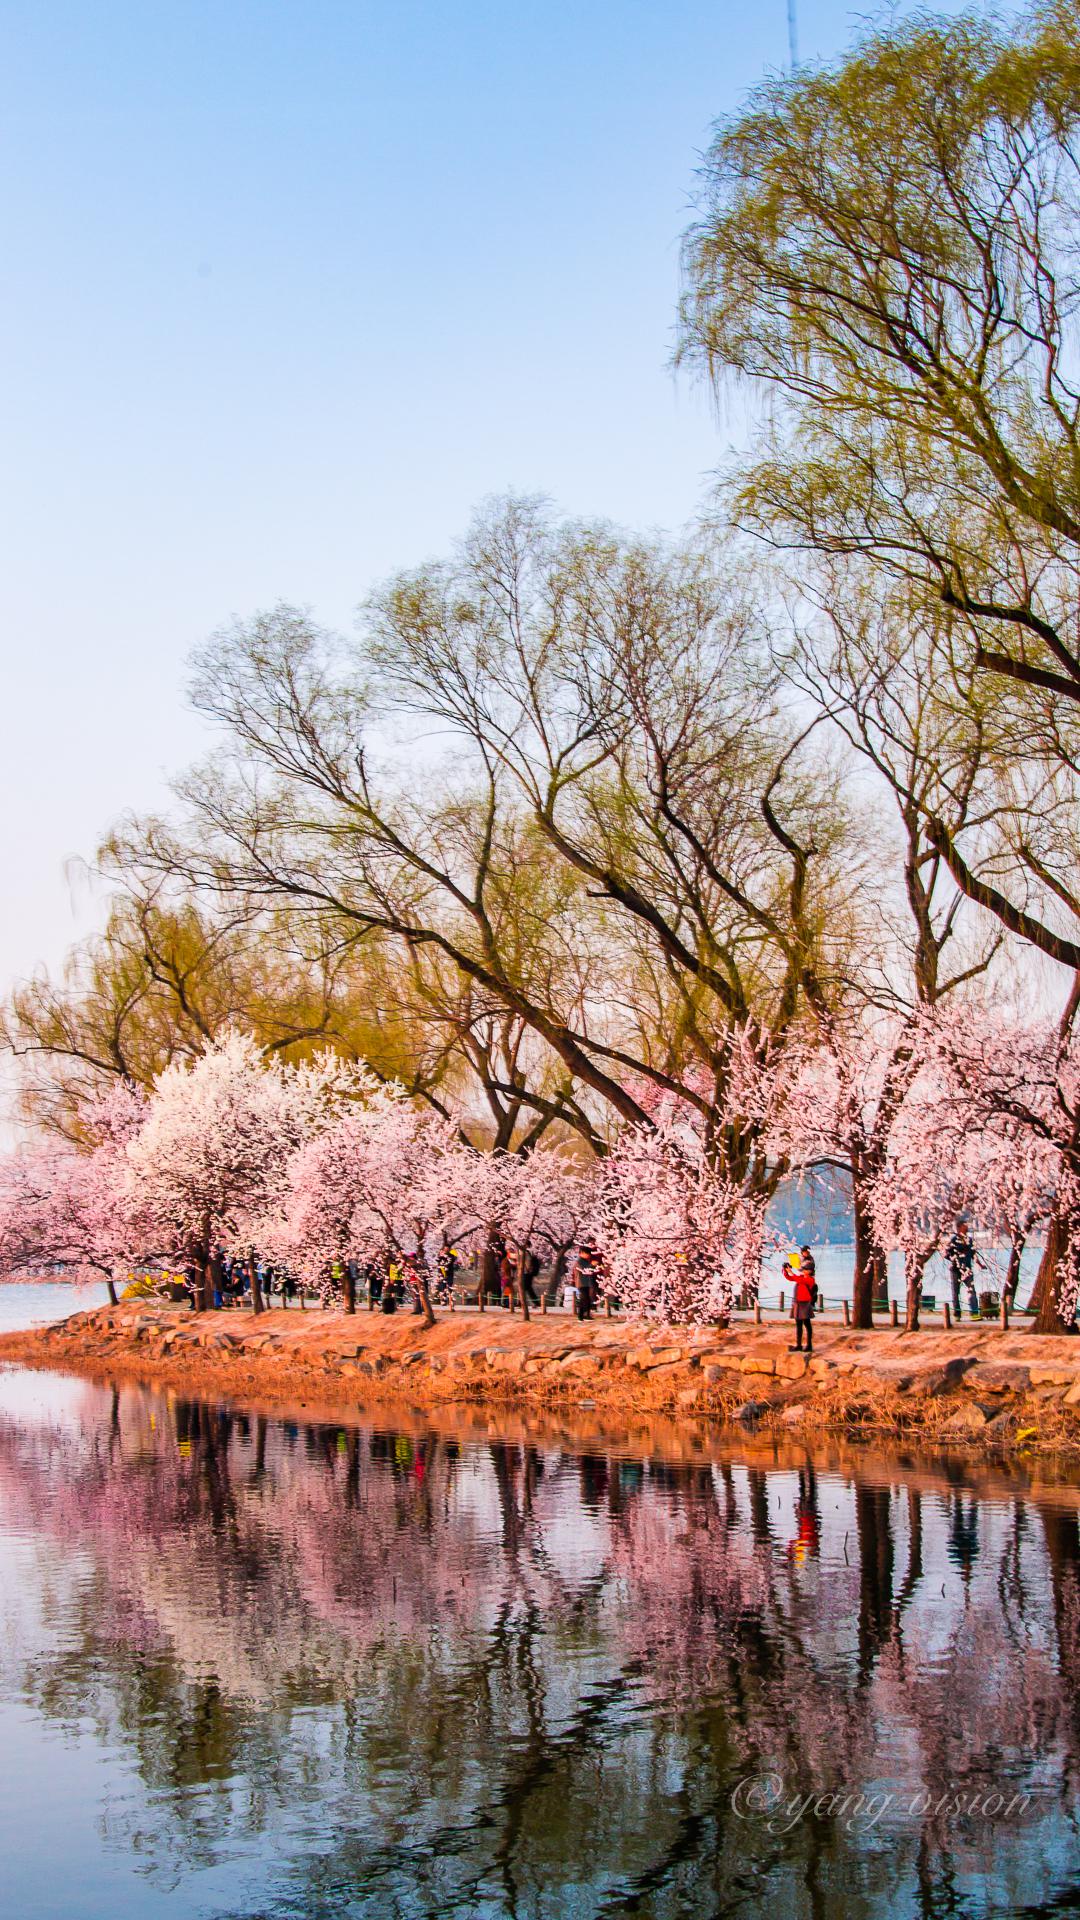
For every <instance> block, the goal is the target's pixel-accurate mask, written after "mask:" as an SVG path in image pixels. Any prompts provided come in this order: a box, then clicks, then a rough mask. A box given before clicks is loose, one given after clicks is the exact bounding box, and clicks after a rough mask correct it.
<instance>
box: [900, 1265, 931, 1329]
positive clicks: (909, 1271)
mask: <svg viewBox="0 0 1080 1920" xmlns="http://www.w3.org/2000/svg"><path fill="white" fill-rule="evenodd" d="M928 1258H929V1255H928V1254H909V1255H908V1257H907V1259H906V1260H905V1262H904V1266H905V1270H906V1277H907V1313H906V1315H905V1318H904V1332H905V1333H918V1331H919V1295H920V1294H921V1292H922V1277H923V1274H924V1273H925V1272H926V1262H927V1260H928Z"/></svg>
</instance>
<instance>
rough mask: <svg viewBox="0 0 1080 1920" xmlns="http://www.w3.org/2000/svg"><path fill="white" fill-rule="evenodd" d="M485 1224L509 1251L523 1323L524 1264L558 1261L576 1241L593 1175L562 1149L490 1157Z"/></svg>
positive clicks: (526, 1315) (591, 1203) (588, 1205)
mask: <svg viewBox="0 0 1080 1920" xmlns="http://www.w3.org/2000/svg"><path fill="white" fill-rule="evenodd" d="M488 1178H489V1193H488V1196H487V1202H486V1204H487V1206H488V1208H489V1210H490V1211H489V1215H488V1217H489V1220H490V1222H491V1224H492V1225H493V1226H496V1227H497V1228H498V1231H499V1232H500V1233H501V1235H502V1237H503V1239H504V1240H505V1241H506V1243H507V1246H508V1247H512V1248H513V1250H514V1261H515V1268H516V1279H517V1288H518V1299H519V1302H520V1305H521V1311H522V1314H523V1315H524V1318H525V1319H526V1320H527V1319H528V1318H529V1300H528V1293H527V1289H526V1284H525V1261H526V1259H527V1257H528V1255H529V1254H537V1255H539V1256H540V1258H541V1259H542V1258H543V1257H544V1256H545V1255H549V1256H552V1257H556V1258H557V1257H558V1255H559V1254H565V1253H566V1252H567V1251H568V1249H569V1248H570V1247H571V1246H572V1245H573V1244H574V1242H575V1241H576V1240H578V1239H580V1237H581V1235H582V1232H583V1230H584V1227H585V1224H586V1222H587V1221H588V1219H589V1217H590V1214H591V1212H592V1210H593V1207H594V1191H595V1173H594V1170H593V1169H592V1168H588V1169H586V1168H583V1167H582V1166H581V1165H580V1164H579V1162H578V1161H577V1160H576V1159H575V1158H574V1157H573V1155H572V1154H571V1153H570V1152H569V1151H568V1150H567V1149H566V1148H563V1147H537V1148H534V1150H533V1151H532V1153H529V1154H524V1155H519V1154H497V1155H494V1156H492V1166H491V1171H490V1174H489V1176H488Z"/></svg>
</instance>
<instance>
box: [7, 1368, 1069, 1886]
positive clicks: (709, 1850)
mask: <svg viewBox="0 0 1080 1920" xmlns="http://www.w3.org/2000/svg"><path fill="white" fill-rule="evenodd" d="M94 1407H95V1413H94V1416H93V1417H88V1418H87V1419H85V1420H84V1421H82V1422H79V1421H77V1420H71V1421H67V1422H60V1423H57V1424H55V1425H53V1426H49V1425H46V1424H43V1425H42V1426H41V1427H30V1426H28V1425H26V1424H21V1425H20V1424H17V1423H15V1422H11V1421H9V1422H4V1423H0V1499H2V1502H3V1507H4V1511H5V1514H6V1515H7V1516H9V1518H10V1519H11V1520H12V1521H14V1523H15V1524H17V1525H20V1526H24V1527H26V1528H27V1529H29V1527H30V1526H31V1524H34V1525H35V1526H36V1528H37V1530H38V1538H39V1540H40V1542H41V1543H42V1544H41V1547H40V1551H41V1553H42V1555H43V1557H44V1559H45V1561H46V1563H47V1565H49V1566H52V1565H53V1564H61V1565H63V1566H65V1567H67V1568H69V1569H70V1568H79V1569H80V1571H79V1573H78V1575H77V1577H76V1576H75V1575H74V1574H71V1575H70V1576H69V1579H68V1583H67V1585H66V1586H65V1589H64V1591H63V1594H62V1596H58V1604H59V1605H60V1606H61V1608H62V1617H63V1620H64V1622H67V1623H70V1621H71V1620H72V1619H77V1620H78V1622H79V1627H78V1632H77V1633H75V1634H72V1632H71V1629H70V1624H68V1625H67V1626H66V1627H65V1631H64V1633H63V1634H62V1635H60V1636H59V1637H58V1640H57V1646H56V1651H55V1652H54V1653H47V1654H46V1655H45V1656H44V1657H35V1658H34V1660H33V1661H32V1663H31V1665H30V1667H29V1668H28V1669H27V1672H26V1675H25V1677H24V1681H23V1684H24V1688H25V1690H26V1694H27V1697H28V1698H30V1699H32V1700H33V1701H34V1703H35V1704H36V1705H37V1706H38V1707H39V1708H40V1710H42V1711H44V1712H47V1713H48V1714H50V1715H51V1716H54V1717H58V1718H60V1719H64V1720H70V1719H73V1718H74V1717H75V1716H80V1717H83V1718H88V1719H93V1720H94V1721H95V1722H96V1724H97V1726H98V1727H99V1729H100V1738H101V1739H102V1740H103V1741H108V1742H111V1743H113V1744H119V1745H121V1746H123V1747H125V1748H127V1749H128V1750H129V1751H130V1752H131V1753H132V1755H133V1756H134V1758H135V1760H136V1762H137V1764H138V1767H139V1769H140V1772H141V1774H142V1777H143V1779H144V1781H145V1782H146V1784H147V1786H148V1788H151V1789H152V1790H153V1793H152V1797H151V1800H150V1802H149V1803H148V1806H147V1807H142V1808H140V1809H139V1813H138V1819H139V1821H140V1824H141V1828H142V1835H141V1838H142V1844H143V1845H144V1846H145V1848H146V1849H147V1857H148V1859H150V1860H151V1861H153V1862H155V1863H156V1865H157V1867H158V1869H159V1870H160V1871H162V1872H164V1871H166V1870H168V1871H169V1872H170V1873H174V1874H175V1873H177V1872H180V1871H184V1870H187V1869H188V1868H189V1867H190V1866H191V1865H192V1864H193V1863H203V1864H206V1863H209V1862H212V1861H213V1860H214V1859H215V1858H216V1857H217V1854H218V1852H219V1850H220V1849H221V1848H222V1847H226V1846H229V1845H235V1844H239V1843H240V1840H241V1839H242V1838H243V1839H244V1840H245V1841H247V1842H250V1843H251V1844H254V1843H255V1839H256V1836H257V1835H258V1833H259V1832H260V1830H262V1829H265V1831H266V1832H267V1833H268V1834H270V1835H272V1836H273V1843H272V1844H273V1847H274V1849H275V1850H276V1853H277V1855H278V1857H280V1859H281V1860H282V1862H283V1871H284V1874H285V1879H284V1882H283V1883H282V1886H281V1887H280V1888H279V1893H280V1899H279V1898H278V1897H277V1896H276V1895H275V1898H274V1901H273V1902H272V1903H271V1904H272V1910H273V1911H275V1912H277V1911H279V1910H280V1911H282V1912H284V1913H296V1914H297V1915H301V1914H308V1913H310V1914H314V1913H317V1912H321V1911H334V1912H339V1911H341V1912H357V1913H371V1914H372V1915H374V1914H376V1913H377V1914H380V1915H381V1914H383V1913H388V1912H390V1913H392V1912H394V1911H408V1912H410V1913H417V1914H427V1913H432V1914H434V1913H435V1912H437V1911H438V1912H442V1911H446V1912H461V1913H475V1912H483V1911H491V1912H492V1913H499V1914H501V1913H507V1914H509V1913H511V1912H521V1913H536V1912H544V1911H551V1910H553V1902H554V1901H561V1902H562V1904H563V1906H564V1907H565V1910H567V1911H573V1910H574V1906H575V1903H577V1905H578V1906H579V1907H580V1910H581V1911H582V1912H585V1913H588V1914H590V1915H594V1914H595V1915H599V1914H606V1915H610V1916H621V1915H622V1914H627V1915H629V1914H630V1913H632V1912H637V1913H639V1914H640V1913H643V1912H648V1913H650V1914H653V1915H655V1916H657V1920H674V1917H675V1916H676V1915H684V1914H695V1913H706V1912H713V1911H717V1910H725V1907H726V1906H731V1905H733V1904H734V1905H736V1906H737V1899H738V1897H739V1896H738V1888H739V1887H740V1886H742V1887H756V1888H757V1889H758V1890H759V1891H760V1890H761V1889H762V1888H764V1887H766V1886H767V1887H768V1888H769V1890H770V1891H769V1904H770V1906H771V1907H772V1908H773V1910H775V1911H778V1912H792V1913H797V1912H799V1911H801V1910H803V1908H804V1907H805V1906H806V1902H807V1899H808V1895H807V1887H808V1886H811V1887H813V1888H816V1889H817V1892H816V1895H815V1897H816V1898H817V1899H818V1903H819V1905H822V1906H823V1907H824V1908H825V1910H829V1907H830V1902H831V1903H832V1906H833V1907H834V1908H836V1910H839V1907H838V1906H837V1902H839V1901H840V1900H841V1898H843V1899H846V1900H848V1901H855V1902H856V1903H857V1902H858V1901H859V1900H862V1901H863V1902H864V1903H865V1904H867V1905H873V1904H874V1902H875V1900H876V1901H877V1904H878V1905H879V1906H881V1905H882V1904H890V1903H899V1902H900V1901H901V1900H902V1898H904V1897H907V1896H908V1894H909V1893H910V1892H911V1890H912V1889H914V1888H916V1887H917V1886H918V1884H919V1883H920V1876H923V1877H924V1879H925V1880H926V1883H927V1884H929V1882H930V1881H931V1880H933V1879H934V1878H935V1876H937V1877H940V1874H941V1872H943V1871H945V1870H946V1868H947V1867H948V1865H949V1863H950V1862H952V1863H953V1864H958V1870H962V1871H964V1872H967V1871H970V1870H971V1866H972V1861H973V1860H974V1859H975V1857H976V1854H977V1849H978V1844H979V1840H978V1835H977V1834H974V1833H965V1832H964V1831H962V1830H958V1829H957V1827H956V1823H955V1822H950V1820H949V1819H948V1818H947V1817H946V1816H945V1815H937V1814H928V1815H927V1816H926V1818H925V1819H924V1820H923V1821H922V1822H921V1824H920V1822H918V1821H917V1820H916V1821H912V1822H908V1823H906V1824H903V1825H902V1826H901V1827H900V1828H899V1829H897V1830H895V1831H893V1830H890V1835H889V1851H888V1859H887V1865H885V1866H883V1865H882V1864H881V1861H880V1860H878V1862H877V1864H876V1865H875V1864H874V1861H873V1860H872V1859H871V1856H870V1855H869V1854H868V1852H867V1850H866V1849H865V1848H864V1847H863V1846H862V1844H861V1842H860V1837H859V1835H858V1833H857V1832H856V1833H851V1832H847V1831H846V1830H845V1829H844V1827H843V1825H842V1823H840V1822H837V1821H827V1820H818V1821H816V1822H814V1821H812V1820H807V1821H805V1822H803V1823H801V1824H800V1825H799V1827H798V1828H797V1830H795V1831H793V1833H792V1834H790V1835H788V1836H786V1837H782V1836H777V1835H776V1834H775V1833H770V1832H769V1831H768V1830H767V1828H766V1827H765V1825H764V1823H760V1822H759V1823H758V1824H757V1825H756V1826H755V1825H754V1824H753V1823H745V1822H744V1823H740V1824H738V1825H736V1824H735V1822H734V1817H733V1815H732V1813H731V1807H730V1795H731V1790H732V1787H733V1785H734V1782H735V1781H736V1780H737V1779H738V1778H739V1777H740V1776H741V1775H742V1774H745V1773H749V1772H754V1771H761V1770H764V1769H766V1768H774V1767H775V1768H776V1769H777V1770H778V1771H779V1772H780V1773H781V1774H782V1776H783V1778H784V1779H785V1781H786V1782H787V1783H788V1784H789V1786H790V1789H791V1791H793V1792H794V1791H799V1790H805V1789H808V1788H813V1790H814V1791H815V1792H820V1791H827V1790H834V1791H842V1790H850V1789H851V1788H852V1787H853V1786H859V1785H862V1786H870V1785H872V1784H873V1783H874V1782H882V1781H888V1782H891V1783H892V1784H893V1785H894V1786H897V1787H899V1788H900V1789H902V1790H904V1791H907V1792H909V1793H910V1792H912V1791H914V1790H915V1789H916V1788H923V1787H925V1788H926V1789H927V1790H933V1791H934V1792H938V1791H941V1790H942V1789H943V1788H944V1787H946V1786H948V1785H950V1784H958V1785H962V1786H963V1785H966V1786H974V1785H987V1784H989V1785H991V1786H997V1785H999V1784H1000V1782H1001V1781H1002V1780H1003V1779H1004V1780H1006V1781H1008V1782H1010V1783H1012V1784H1014V1785H1024V1784H1028V1783H1030V1782H1032V1781H1036V1782H1037V1781H1039V1780H1040V1779H1041V1780H1046V1779H1053V1778H1055V1777H1056V1778H1058V1779H1061V1778H1065V1777H1068V1765H1069V1762H1068V1756H1069V1755H1070V1754H1071V1753H1072V1751H1073V1750H1074V1745H1075V1742H1076V1739H1077V1730H1076V1727H1075V1724H1074V1709H1073V1705H1072V1699H1073V1691H1074V1689H1073V1681H1074V1676H1075V1672H1076V1654H1077V1650H1078V1644H1080V1643H1078V1641H1077V1621H1078V1617H1080V1608H1078V1606H1077V1593H1078V1584H1077V1580H1078V1575H1077V1567H1078V1558H1077V1537H1076V1523H1075V1519H1073V1520H1071V1521H1060V1522H1059V1521H1058V1520H1055V1519H1054V1518H1053V1516H1052V1515H1051V1518H1050V1519H1049V1521H1048V1522H1044V1526H1043V1530H1042V1531H1041V1532H1040V1530H1039V1529H1038V1528H1037V1527H1030V1526H1029V1527H1026V1528H1018V1524H1017V1518H1016V1512H1017V1510H1016V1508H1015V1507H1013V1508H1007V1507H1002V1508H1000V1509H995V1508H993V1507H992V1506H988V1507H984V1508H983V1510H982V1511H981V1513H980V1520H979V1529H978V1537H977V1552H974V1553H970V1552H969V1553H966V1555H965V1556H964V1567H963V1569H962V1570H961V1568H959V1567H957V1566H955V1565H954V1564H953V1563H952V1562H951V1561H950V1559H949V1539H950V1525H951V1520H950V1515H951V1512H952V1510H953V1507H954V1496H962V1497H963V1498H964V1499H966V1498H967V1497H968V1492H967V1489H965V1488H964V1487H963V1486H961V1485H957V1487H956V1488H955V1489H954V1490H952V1491H950V1490H948V1489H946V1490H945V1491H944V1492H942V1491H939V1490H932V1491H929V1492H928V1491H926V1490H920V1489H919V1488H918V1487H917V1486H916V1485H915V1484H914V1482H913V1481H911V1480H909V1484H908V1488H907V1492H906V1495H905V1494H901V1495H900V1496H899V1497H898V1496H897V1493H896V1490H895V1488H894V1487H893V1486H891V1485H890V1484H889V1482H888V1480H887V1478H884V1477H882V1476H880V1475H879V1476H878V1477H877V1478H876V1479H875V1477H874V1475H873V1474H869V1473H866V1474H863V1475H861V1476H860V1477H858V1478H856V1479H854V1480H850V1479H846V1478H844V1477H843V1476H841V1475H838V1474H835V1473H834V1474H830V1475H827V1476H822V1475H815V1474H814V1472H813V1470H812V1466H811V1465H810V1464H809V1463H804V1464H803V1466H802V1469H801V1471H800V1472H798V1473H796V1472H793V1471H790V1470H787V1469H780V1468H773V1467H772V1466H769V1467H766V1466H760V1467H754V1468H753V1469H752V1470H750V1469H747V1468H746V1467H744V1466H742V1465H740V1464H738V1463H734V1464H728V1465H721V1464H717V1465H710V1464H704V1463H702V1464H696V1465H680V1464H672V1463H667V1462H664V1461H662V1460H656V1461H651V1462H650V1461H639V1460H634V1459H621V1458H618V1457H612V1456H609V1455H608V1454H607V1453H606V1452H604V1451H594V1452H593V1453H591V1454H588V1455H581V1454H574V1453H572V1452H570V1451H568V1450H567V1451H559V1450H556V1449H553V1448H551V1447H539V1446H534V1445H528V1444H521V1443H519V1442H518V1441H509V1440H506V1439H504V1438H501V1437H499V1436H497V1435H496V1436H494V1437H493V1438H492V1439H491V1441H490V1442H489V1444H488V1445H487V1446H485V1447H482V1448H480V1447H473V1448H463V1447H460V1446H458V1444H457V1443H455V1442H451V1441H449V1440H446V1439H443V1438H441V1437H439V1436H437V1435H435V1434H433V1433H431V1432H426V1433H417V1434H412V1433H402V1432H397V1431H392V1430H375V1431H359V1430H356V1429H342V1428H340V1427H338V1426H327V1425H318V1424H314V1423H313V1424H310V1425H306V1426H300V1425H290V1424H289V1423H283V1422H280V1421H275V1420H267V1419H262V1420H260V1419H252V1420H249V1419H247V1418H246V1417H244V1416H242V1415H239V1414H229V1413H227V1412H222V1411H221V1410H218V1409H213V1408H207V1407H205V1406H202V1405H198V1404H184V1403H179V1404H176V1405H174V1406H173V1407H172V1408H171V1409H169V1408H168V1407H166V1406H165V1404H164V1403H163V1402H160V1401H152V1400H148V1399H144V1398H142V1397H140V1396H138V1395H136V1394H133V1393H128V1394H124V1395H123V1396H122V1397H121V1399H120V1401H119V1405H118V1407H117V1408H116V1409H115V1413H114V1407H113V1403H112V1400H111V1398H110V1396H109V1395H108V1394H102V1395H100V1396H99V1397H98V1398H97V1399H96V1400H95V1402H94ZM1047 1511H1048V1512H1049V1511H1050V1510H1049V1509H1048V1510H1047ZM1070 1527H1071V1532H1070V1531H1069V1529H1070ZM50 1540H52V1541H54V1542H55V1543H56V1545H55V1548H54V1549H50ZM800 1543H801V1547H802V1549H803V1550H802V1551H798V1552H797V1551H795V1550H794V1549H795V1547H797V1546H799V1545H800ZM943 1580H944V1581H945V1583H946V1593H945V1594H944V1595H943V1594H942V1592H941V1586H942V1582H943ZM73 1589H74V1590H73ZM1003 1592H1005V1593H1006V1594H1007V1595H1008V1596H1009V1598H1010V1602H1011V1604H1010V1608H1009V1619H1008V1622H1007V1624H1005V1623H1003V1620H1002V1593H1003ZM1047 1595H1049V1596H1050V1597H1051V1599H1052V1602H1053V1607H1052V1610H1051V1611H1050V1612H1048V1611H1047V1608H1046V1606H1045V1605H1044V1604H1038V1602H1039V1600H1040V1598H1041V1597H1042V1596H1047ZM238 1784H243V1785H244V1793H243V1794H240V1793H238V1792H237V1791H236V1788H237V1785H238ZM313 1823H314V1825H315V1827H316V1829H317V1831H319V1832H325V1833H326V1834H327V1835H328V1836H330V1837H329V1838H328V1840H327V1843H326V1845H325V1846H324V1847H321V1848H316V1849H314V1852H313V1849H312V1844H311V1834H312V1830H313ZM999 1842H1000V1847H1001V1849H1002V1859H1003V1862H1004V1865H1005V1866H1006V1867H1008V1868H1009V1869H1010V1871H1013V1880H1012V1881H1008V1883H1007V1888H1006V1891H1008V1888H1009V1887H1014V1886H1016V1885H1018V1884H1019V1882H1018V1879H1017V1877H1016V1876H1017V1875H1018V1874H1019V1872H1020V1870H1021V1862H1022V1861H1024V1860H1027V1862H1028V1864H1027V1869H1026V1870H1027V1871H1028V1872H1029V1873H1030V1871H1031V1868H1030V1859H1029V1857H1028V1856H1027V1855H1025V1854H1023V1853H1022V1845H1023V1835H1022V1834H1020V1835H1019V1836H1017V1835H1014V1834H1013V1833H1012V1831H1010V1832H1008V1833H1005V1834H1002V1835H1000V1836H999ZM290 1859H292V1865H290V1864H289V1861H290ZM1010 1863H1011V1864H1010ZM875 1875H876V1876H877V1878H875ZM882 1876H884V1878H882ZM1003 1884H1005V1883H1003ZM841 1890H842V1891H841ZM1029 1891H1030V1889H1025V1897H1026V1895H1027V1893H1028V1892H1029ZM545 1902H547V1905H546V1906H545V1904H544V1903H545ZM635 1903H636V1904H635ZM1013 1904H1016V1903H1015V1902H1014V1903H1013ZM1004 1905H1005V1906H1006V1908H1007V1907H1008V1905H1009V1899H1008V1898H1005V1899H1004ZM759 1910H760V1908H759Z"/></svg>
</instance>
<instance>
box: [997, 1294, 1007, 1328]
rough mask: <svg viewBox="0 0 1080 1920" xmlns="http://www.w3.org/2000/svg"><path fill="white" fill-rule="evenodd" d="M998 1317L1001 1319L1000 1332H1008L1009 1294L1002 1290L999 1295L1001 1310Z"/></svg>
mask: <svg viewBox="0 0 1080 1920" xmlns="http://www.w3.org/2000/svg"><path fill="white" fill-rule="evenodd" d="M998 1317H999V1319H1000V1321H1001V1331H1002V1333H1008V1331H1009V1296H1008V1294H1007V1293H1005V1292H1004V1291H1003V1292H1002V1295H1001V1311H1000V1313H999V1316H998Z"/></svg>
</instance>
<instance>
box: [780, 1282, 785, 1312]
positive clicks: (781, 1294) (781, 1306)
mask: <svg viewBox="0 0 1080 1920" xmlns="http://www.w3.org/2000/svg"><path fill="white" fill-rule="evenodd" d="M780 1311H781V1313H783V1311H784V1289H783V1287H781V1289H780Z"/></svg>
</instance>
